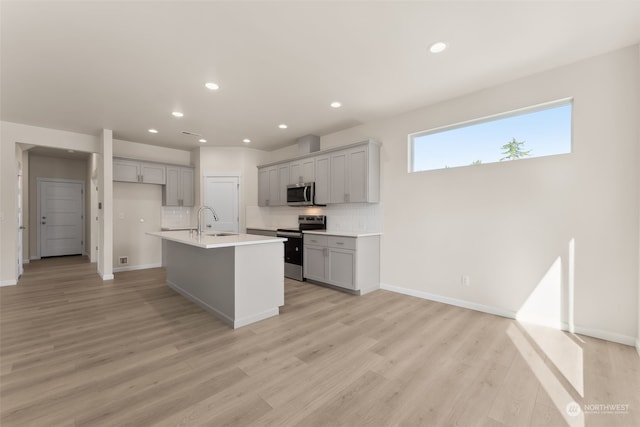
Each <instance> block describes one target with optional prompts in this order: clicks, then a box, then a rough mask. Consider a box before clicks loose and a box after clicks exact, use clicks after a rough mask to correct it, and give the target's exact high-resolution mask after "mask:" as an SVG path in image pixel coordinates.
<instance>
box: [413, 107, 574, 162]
mask: <svg viewBox="0 0 640 427" xmlns="http://www.w3.org/2000/svg"><path fill="white" fill-rule="evenodd" d="M573 103H574V98H573V97H566V98H560V99H556V100H553V101H547V102H543V103H540V104H535V105H531V106H528V107H521V108H516V109H514V110H509V111H506V112H503V113H496V114H490V115H488V116H483V117H478V118H475V119H470V120H465V121H462V122H457V123H454V124H450V125H444V126H438V127H435V128H431V129H427V130H422V131H418V132H412V133H410V134H408V135H407V144H408V145H407V154H408V164H407V168H408V173H419V172H431V171H438V170H443V169H455V168H460V167H467V166H472V165H462V166H453V167H451V168H438V169H424V170H415V169H414V164H415V158H414V153H415V149H414V146H415V139H416V138H419V137H423V136H427V135H433V134H436V133H440V132H447V131H450V130H454V129H459V128H464V127H470V126H474V125H477V124H481V123H487V122H492V121H495V120H501V119H507V118H509V117H514V116H520V115H524V114H529V113H535V112H537V111H543V110H549V109H552V108H556V107H562V106H565V105H570V106H571V119H570V121H571V123H570V124H569V126H570V129H571V137H570V141H569V152H567V153H558V154H549V155H544V156H533V157H527V158H522V159H519V160H528V159H536V158H541V157H550V156H561V155H566V154H571V153H573V107H574V106H573ZM492 163H501V162H500V161H499V160H498V161H495V162H490V163H484V164H492Z"/></svg>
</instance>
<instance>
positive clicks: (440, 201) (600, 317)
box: [321, 46, 640, 344]
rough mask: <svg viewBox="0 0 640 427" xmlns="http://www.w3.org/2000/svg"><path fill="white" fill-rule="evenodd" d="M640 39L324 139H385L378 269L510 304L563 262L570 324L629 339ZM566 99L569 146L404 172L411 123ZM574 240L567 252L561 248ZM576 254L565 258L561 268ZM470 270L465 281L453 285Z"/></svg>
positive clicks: (473, 301)
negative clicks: (543, 153) (557, 152)
mask: <svg viewBox="0 0 640 427" xmlns="http://www.w3.org/2000/svg"><path fill="white" fill-rule="evenodd" d="M638 56H639V49H638V46H631V47H629V48H625V49H621V50H618V51H614V52H610V53H607V54H604V55H600V56H597V57H593V58H589V59H586V60H583V61H580V62H577V63H573V64H569V65H566V66H563V67H560V68H556V69H554V70H550V71H547V72H543V73H538V74H535V75H531V76H529V77H526V78H522V79H519V80H516V81H512V82H508V83H505V84H502V85H500V86H496V87H492V88H488V89H485V90H481V91H478V92H475V93H472V94H468V95H466V96H462V97H459V98H456V99H451V100H448V101H445V102H442V103H438V104H435V105H431V106H428V107H425V108H422V109H419V110H416V111H413V112H410V113H406V114H403V115H400V116H397V117H394V118H390V119H386V120H382V121H377V122H372V123H368V124H365V125H361V126H358V127H354V128H351V129H347V130H345V131H342V132H337V133H334V134H331V135H326V136H324V137H322V138H321V145H322V148H323V149H326V148H330V147H334V146H339V145H344V144H347V143H351V142H356V141H360V140H363V139H365V138H374V139H376V140H379V141H380V142H382V144H383V145H382V152H381V174H382V179H381V199H382V205H383V211H384V215H383V230H384V235H383V236H382V240H381V279H382V282H383V283H384V284H386V285H388V286H392V287H396V288H398V289H400V290H404V291H407V292H411V293H414V294H420V295H424V296H427V297H435V298H439V299H443V300H444V299H447V300H449V301H458V302H463V303H464V304H467V305H469V306H476V307H490V308H495V309H496V310H495V311H497V312H502V313H510V314H512V315H515V314H516V313H517V312H518V311H519V310H520V309H521V307H522V306H523V305H524V303H525V301H526V300H527V298H528V297H529V296H530V295H531V294H532V293H533V292H534V291H535V290H536V288H537V286H538V285H539V284H540V283H542V281H543V279H544V278H545V276H546V275H547V274H548V273H549V272H550V271H553V270H552V268H551V267H552V266H553V265H554V263H555V262H561V264H562V267H561V269H560V270H559V271H560V272H561V274H562V277H561V278H560V279H561V282H562V287H563V290H562V292H563V293H562V298H561V301H559V302H558V301H557V302H554V303H559V304H563V305H566V304H567V301H568V300H569V299H570V295H571V294H570V292H569V290H568V289H567V287H568V286H569V280H570V278H571V277H569V276H570V275H569V269H570V268H573V272H574V273H573V275H572V278H573V282H572V283H571V284H572V285H573V286H572V288H573V289H572V292H573V306H574V311H573V316H572V318H568V316H569V315H570V313H569V312H568V311H567V310H566V309H565V310H564V312H563V314H564V318H563V319H562V320H563V321H564V322H572V323H573V324H575V327H576V331H577V332H581V333H585V334H587V335H592V336H599V337H601V338H605V339H611V340H613V341H618V342H624V343H628V344H632V343H633V342H634V341H635V337H637V336H638V328H640V325H638V311H639V310H638V305H639V304H640V302H639V300H638V282H639V267H638V262H639V261H638V260H639V251H640V244H639V239H640V224H639V219H638V218H639V216H640V213H639V200H638V199H639V194H638V182H639V177H638V173H639V172H638V171H639V165H638V154H637V150H638V117H640V109H639V106H638V89H637V87H638V85H639V84H640V82H639V81H638V79H639V78H640V77H639V76H640V61H639V59H638ZM567 97H573V99H574V104H573V147H572V153H571V154H568V155H561V156H551V157H540V158H533V159H526V160H518V161H513V162H508V163H507V162H503V163H494V164H483V165H478V166H473V167H461V168H450V169H443V170H435V171H427V172H419V173H408V134H410V133H413V132H418V131H423V130H428V129H433V128H436V127H439V126H445V125H450V124H455V123H460V122H464V121H467V120H472V119H476V118H479V117H486V116H489V115H493V114H497V113H502V112H507V111H511V110H515V109H518V108H522V107H527V106H531V105H536V104H540V103H543V102H547V101H552V100H557V99H562V98H567ZM572 247H573V248H574V251H573V253H571V248H572ZM571 263H573V265H570V264H571ZM462 275H468V276H469V277H470V280H471V286H469V287H463V286H461V276H462Z"/></svg>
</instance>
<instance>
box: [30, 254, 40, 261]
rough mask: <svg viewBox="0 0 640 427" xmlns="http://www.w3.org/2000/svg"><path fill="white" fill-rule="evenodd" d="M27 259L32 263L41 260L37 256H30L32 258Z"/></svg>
mask: <svg viewBox="0 0 640 427" xmlns="http://www.w3.org/2000/svg"><path fill="white" fill-rule="evenodd" d="M29 258H30V259H31V260H32V261H36V260H39V259H41V258H40V257H39V256H37V255H32V256H31V257H29Z"/></svg>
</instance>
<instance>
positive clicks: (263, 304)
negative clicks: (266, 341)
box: [235, 242, 284, 328]
mask: <svg viewBox="0 0 640 427" xmlns="http://www.w3.org/2000/svg"><path fill="white" fill-rule="evenodd" d="M235 249H236V254H235V259H236V265H235V278H236V289H235V295H236V299H235V301H236V304H235V313H236V317H235V320H236V321H235V327H236V328H239V327H241V326H245V325H248V324H250V323H254V322H257V321H259V320H262V319H266V318H268V317H271V316H276V315H278V313H279V312H280V310H279V307H280V306H282V305H284V244H283V243H282V242H276V243H265V244H260V245H244V246H236V248H235Z"/></svg>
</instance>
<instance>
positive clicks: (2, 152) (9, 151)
mask: <svg viewBox="0 0 640 427" xmlns="http://www.w3.org/2000/svg"><path fill="white" fill-rule="evenodd" d="M98 142H99V138H98V137H96V136H92V135H84V134H79V133H73V132H65V131H59V130H54V129H47V128H41V127H37V126H28V125H22V124H18V123H11V122H0V285H9V284H15V283H16V279H17V262H16V260H17V226H16V225H17V220H16V212H17V186H16V181H15V177H16V174H17V159H16V153H15V145H16V144H17V143H22V144H26V145H40V146H45V147H54V148H63V149H71V150H75V151H83V152H97V151H98V148H99V147H98ZM30 190H32V189H30Z"/></svg>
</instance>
